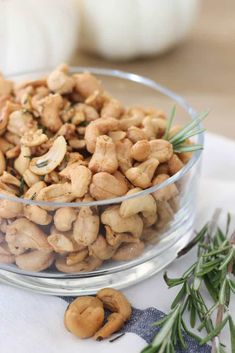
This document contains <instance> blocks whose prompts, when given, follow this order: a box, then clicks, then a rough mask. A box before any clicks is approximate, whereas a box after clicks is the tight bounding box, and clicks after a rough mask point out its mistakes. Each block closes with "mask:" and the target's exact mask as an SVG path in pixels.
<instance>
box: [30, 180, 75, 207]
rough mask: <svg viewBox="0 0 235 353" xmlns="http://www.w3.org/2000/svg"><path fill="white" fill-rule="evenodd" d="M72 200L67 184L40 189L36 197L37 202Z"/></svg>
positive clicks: (69, 186) (72, 196) (69, 185)
mask: <svg viewBox="0 0 235 353" xmlns="http://www.w3.org/2000/svg"><path fill="white" fill-rule="evenodd" d="M74 198H75V196H74V195H73V194H72V192H71V184H69V183H64V184H52V185H50V186H47V187H45V188H43V189H41V190H40V191H39V192H38V193H37V195H36V200H38V201H54V202H70V201H72V200H73V199H74Z"/></svg>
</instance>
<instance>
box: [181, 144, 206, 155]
mask: <svg viewBox="0 0 235 353" xmlns="http://www.w3.org/2000/svg"><path fill="white" fill-rule="evenodd" d="M199 150H203V146H202V145H186V146H179V147H178V146H176V147H174V152H175V153H184V152H194V151H199Z"/></svg>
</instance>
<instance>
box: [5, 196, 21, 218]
mask: <svg viewBox="0 0 235 353" xmlns="http://www.w3.org/2000/svg"><path fill="white" fill-rule="evenodd" d="M3 193H4V194H6V195H9V196H13V195H12V194H11V193H9V192H6V191H3V190H1V194H3ZM22 213H23V204H22V203H20V202H15V201H10V200H7V199H0V217H3V218H7V219H8V218H15V217H18V216H21V215H22Z"/></svg>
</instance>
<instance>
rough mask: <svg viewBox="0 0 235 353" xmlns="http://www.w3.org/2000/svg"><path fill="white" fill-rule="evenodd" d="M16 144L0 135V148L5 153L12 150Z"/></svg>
mask: <svg viewBox="0 0 235 353" xmlns="http://www.w3.org/2000/svg"><path fill="white" fill-rule="evenodd" d="M13 147H14V145H13V144H12V143H10V142H8V141H7V140H6V139H5V138H3V137H0V150H1V151H2V152H3V153H4V154H5V153H6V152H7V151H9V150H11V149H12V148H13Z"/></svg>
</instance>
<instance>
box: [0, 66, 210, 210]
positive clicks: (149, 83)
mask: <svg viewBox="0 0 235 353" xmlns="http://www.w3.org/2000/svg"><path fill="white" fill-rule="evenodd" d="M51 70H52V69H50V68H47V69H45V70H36V71H29V72H22V73H17V74H13V75H11V76H8V78H10V79H15V78H20V77H21V76H26V75H29V76H31V75H45V73H46V72H50V71H51ZM84 71H85V72H90V73H92V74H95V75H103V76H110V77H113V78H115V77H116V78H120V79H124V80H127V81H131V82H135V83H139V84H140V85H144V86H146V87H149V88H151V89H153V90H155V91H157V92H160V93H162V94H163V95H165V96H167V97H169V98H171V99H172V100H174V101H175V102H176V103H178V104H179V105H180V106H181V107H182V108H183V109H184V110H185V111H186V113H187V114H188V115H189V116H190V117H191V119H192V120H195V119H196V117H197V116H198V112H197V111H196V110H194V108H193V107H192V106H191V105H190V104H189V103H188V102H187V101H186V100H185V99H184V98H183V97H181V96H179V95H178V94H176V93H174V92H173V91H171V90H170V89H168V88H166V87H164V86H162V85H160V84H159V83H157V82H155V81H154V80H152V79H150V78H148V77H144V76H141V75H137V74H134V73H131V72H125V71H121V70H112V69H106V68H97V67H86V66H72V67H70V72H71V73H78V72H84ZM200 126H201V124H200ZM197 144H200V145H204V133H201V134H199V135H197ZM201 153H202V151H201V150H199V151H196V152H194V153H193V157H192V158H191V159H190V161H189V162H188V163H187V164H186V165H185V166H184V167H183V168H182V169H181V170H180V171H179V172H178V173H176V174H174V175H173V176H171V177H170V178H169V179H167V180H165V181H164V182H162V183H160V184H158V185H154V186H152V187H150V188H148V189H144V190H142V191H140V192H138V193H136V194H133V195H124V196H120V197H116V198H112V199H107V200H99V201H90V202H47V201H36V200H30V199H24V198H19V197H14V196H9V195H6V194H0V199H7V200H9V201H14V202H19V203H23V204H27V205H38V206H47V207H48V206H49V207H56V208H57V207H58V208H59V207H84V206H90V207H91V206H103V205H111V204H117V203H121V202H123V201H125V200H128V199H132V198H138V197H140V196H144V195H146V194H149V193H152V192H154V191H156V190H159V189H162V188H164V187H166V186H167V185H170V184H172V183H175V182H176V181H178V180H179V179H181V178H182V177H183V176H184V175H185V174H186V173H187V172H188V171H189V170H190V169H191V168H192V167H193V166H194V164H195V163H196V162H197V161H198V159H199V158H200V156H201Z"/></svg>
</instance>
